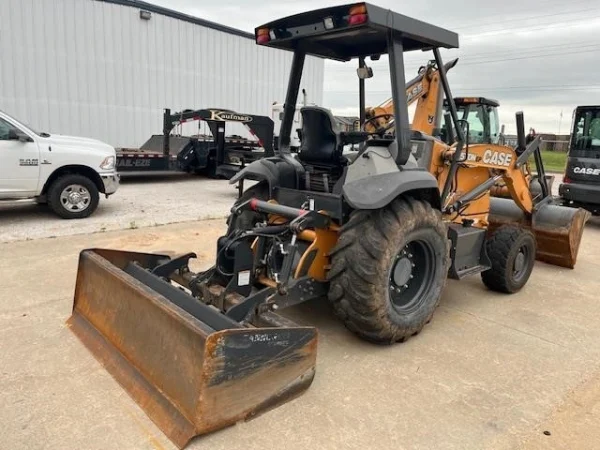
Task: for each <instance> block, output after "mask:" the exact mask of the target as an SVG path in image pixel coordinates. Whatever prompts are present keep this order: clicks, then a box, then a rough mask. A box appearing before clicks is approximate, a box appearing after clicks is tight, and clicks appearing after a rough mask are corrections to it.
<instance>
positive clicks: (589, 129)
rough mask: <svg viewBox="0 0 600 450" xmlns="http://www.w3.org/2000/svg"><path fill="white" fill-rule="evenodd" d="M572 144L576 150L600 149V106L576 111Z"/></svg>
mask: <svg viewBox="0 0 600 450" xmlns="http://www.w3.org/2000/svg"><path fill="white" fill-rule="evenodd" d="M571 146H572V148H573V149H575V150H594V151H598V150H600V107H598V109H581V110H577V111H576V113H575V121H574V129H573V136H572V141H571Z"/></svg>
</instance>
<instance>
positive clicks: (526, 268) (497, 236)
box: [481, 225, 536, 294]
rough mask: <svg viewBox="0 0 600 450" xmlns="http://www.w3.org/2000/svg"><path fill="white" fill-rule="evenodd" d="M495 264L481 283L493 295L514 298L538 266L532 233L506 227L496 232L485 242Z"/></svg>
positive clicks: (486, 272) (482, 275) (509, 226)
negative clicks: (512, 296)
mask: <svg viewBox="0 0 600 450" xmlns="http://www.w3.org/2000/svg"><path fill="white" fill-rule="evenodd" d="M486 250H487V254H488V256H489V258H490V260H491V262H492V267H491V269H489V270H486V271H485V272H482V273H481V279H482V281H483V284H485V285H486V286H487V287H488V288H489V289H491V290H492V291H497V292H504V293H506V294H513V293H515V292H517V291H519V290H521V288H522V287H523V286H525V284H526V283H527V281H528V280H529V277H530V275H531V272H532V271H533V266H534V264H535V253H536V242H535V236H534V235H533V233H532V232H531V231H529V230H525V229H523V228H520V227H517V226H513V225H505V226H502V227H500V228H497V229H496V230H494V232H493V233H492V234H491V235H490V236H489V237H488V239H487V241H486Z"/></svg>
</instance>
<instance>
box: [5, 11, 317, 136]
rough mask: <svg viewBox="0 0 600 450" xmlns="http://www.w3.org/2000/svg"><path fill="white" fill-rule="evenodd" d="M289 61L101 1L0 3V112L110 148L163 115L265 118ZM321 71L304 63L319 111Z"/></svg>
mask: <svg viewBox="0 0 600 450" xmlns="http://www.w3.org/2000/svg"><path fill="white" fill-rule="evenodd" d="M291 60H292V55H291V54H290V53H288V52H282V51H277V50H273V49H267V48H263V47H258V46H256V45H255V43H254V41H253V40H252V39H248V38H246V37H241V36H237V35H234V34H230V33H227V32H224V31H220V30H216V29H212V28H208V27H205V26H202V25H198V24H194V23H190V22H186V21H184V20H180V19H176V18H173V17H168V16H165V15H161V14H158V13H153V14H152V18H151V20H149V21H145V20H141V19H140V18H139V9H138V8H135V7H130V6H124V5H119V4H114V3H110V2H106V1H101V0H2V1H0V87H1V89H0V109H2V110H3V111H6V112H7V113H9V114H12V115H14V116H16V117H17V118H18V119H20V120H22V121H24V122H26V123H29V124H31V125H32V126H33V127H35V128H37V129H39V130H45V131H50V132H54V133H60V134H71V135H81V136H88V137H93V138H97V139H101V140H104V141H106V142H109V143H110V144H112V145H114V146H117V147H137V146H139V145H141V144H142V143H143V142H144V141H145V140H146V139H147V138H148V137H149V136H150V135H151V134H156V133H160V132H161V129H162V111H163V108H167V107H168V108H171V109H172V110H180V109H184V108H205V107H221V108H230V109H233V110H236V111H239V112H243V113H251V114H265V115H270V113H271V104H272V103H273V102H282V101H283V99H284V96H285V88H286V84H287V77H288V74H289V70H290V67H291ZM323 71H324V64H323V61H322V60H319V59H316V58H307V63H306V67H305V75H304V78H303V81H302V87H303V88H304V89H306V90H307V92H308V93H309V100H310V101H311V102H315V103H321V102H322V96H323ZM194 127H196V126H195V125H194ZM190 130H191V128H189V127H188V128H187V129H184V130H183V131H184V132H189V131H190ZM234 131H235V132H236V133H239V134H243V133H245V130H244V129H243V128H241V127H240V128H239V129H235V130H234Z"/></svg>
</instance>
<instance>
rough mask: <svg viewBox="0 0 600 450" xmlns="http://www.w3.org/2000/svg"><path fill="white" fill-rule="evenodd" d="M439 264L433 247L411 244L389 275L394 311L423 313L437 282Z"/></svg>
mask: <svg viewBox="0 0 600 450" xmlns="http://www.w3.org/2000/svg"><path fill="white" fill-rule="evenodd" d="M436 265H437V260H436V258H435V252H434V250H433V247H432V246H431V244H430V243H428V242H426V241H422V240H419V241H412V242H409V243H408V244H407V245H406V246H404V248H403V249H402V250H400V252H398V254H397V255H396V257H395V260H394V264H393V265H392V268H391V270H390V275H389V295H390V300H391V303H392V305H393V307H394V308H395V309H396V310H397V311H398V312H400V313H403V314H408V313H411V312H413V311H416V310H417V309H419V307H420V306H421V305H422V304H423V302H424V301H425V299H426V298H427V292H428V291H429V290H430V289H431V288H432V285H433V280H434V278H435V272H436V268H437V267H436Z"/></svg>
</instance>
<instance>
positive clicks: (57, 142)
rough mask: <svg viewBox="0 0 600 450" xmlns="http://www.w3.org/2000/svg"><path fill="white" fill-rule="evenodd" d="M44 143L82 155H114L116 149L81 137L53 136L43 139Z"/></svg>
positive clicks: (95, 140)
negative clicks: (91, 153)
mask: <svg viewBox="0 0 600 450" xmlns="http://www.w3.org/2000/svg"><path fill="white" fill-rule="evenodd" d="M43 139H44V142H45V143H47V144H49V145H52V146H57V147H61V148H65V149H69V150H71V151H73V150H77V151H81V152H82V153H90V152H93V153H96V154H104V155H106V156H110V155H114V154H115V149H114V147H112V146H110V145H108V144H106V143H105V142H102V141H99V140H97V139H91V138H84V137H79V136H65V135H62V134H52V135H50V137H47V138H43Z"/></svg>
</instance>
